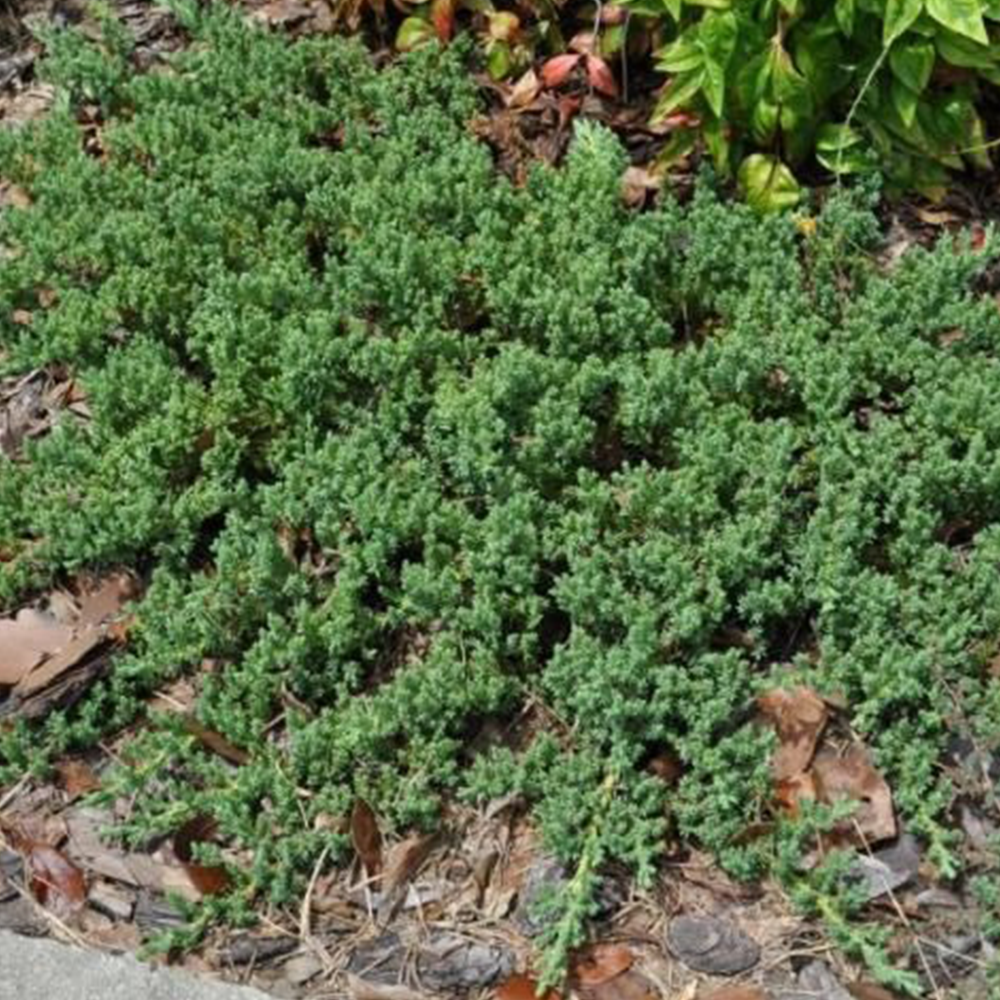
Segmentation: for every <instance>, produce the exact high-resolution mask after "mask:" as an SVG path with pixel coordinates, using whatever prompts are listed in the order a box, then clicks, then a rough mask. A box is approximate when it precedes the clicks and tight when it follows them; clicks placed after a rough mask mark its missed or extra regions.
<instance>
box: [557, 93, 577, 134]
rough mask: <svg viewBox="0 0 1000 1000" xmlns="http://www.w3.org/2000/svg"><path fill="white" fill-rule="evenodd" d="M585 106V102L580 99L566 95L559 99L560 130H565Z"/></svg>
mask: <svg viewBox="0 0 1000 1000" xmlns="http://www.w3.org/2000/svg"><path fill="white" fill-rule="evenodd" d="M582 106H583V100H582V98H579V97H570V96H569V95H566V96H564V97H560V98H559V104H558V108H559V128H565V127H566V126H567V125H568V124H569V123H570V122H571V121H572V120H573V118H574V117H575V115H576V113H577V112H578V111H579V110H580V108H581V107H582Z"/></svg>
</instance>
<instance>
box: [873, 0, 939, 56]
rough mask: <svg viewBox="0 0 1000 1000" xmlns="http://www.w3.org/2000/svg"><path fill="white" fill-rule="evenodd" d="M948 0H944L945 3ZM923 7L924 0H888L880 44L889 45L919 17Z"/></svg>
mask: <svg viewBox="0 0 1000 1000" xmlns="http://www.w3.org/2000/svg"><path fill="white" fill-rule="evenodd" d="M950 2H951V0H945V3H950ZM923 9H924V0H888V3H886V5H885V21H884V23H883V25H882V44H883V45H891V44H892V43H893V42H894V41H895V40H896V39H897V38H899V36H900V35H902V34H903V32H904V31H906V29H907V28H909V27H910V25H911V24H913V22H914V21H915V20H916V19H917V18H918V17H920V13H921V11H922V10H923Z"/></svg>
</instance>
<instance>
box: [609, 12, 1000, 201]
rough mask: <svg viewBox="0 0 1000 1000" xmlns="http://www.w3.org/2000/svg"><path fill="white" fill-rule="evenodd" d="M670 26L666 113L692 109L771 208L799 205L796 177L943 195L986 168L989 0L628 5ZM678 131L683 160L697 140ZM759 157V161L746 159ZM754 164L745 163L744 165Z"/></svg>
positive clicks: (664, 63) (993, 78)
mask: <svg viewBox="0 0 1000 1000" xmlns="http://www.w3.org/2000/svg"><path fill="white" fill-rule="evenodd" d="M626 5H627V6H628V7H630V8H631V9H634V10H637V11H639V12H641V13H643V14H649V15H654V16H657V17H658V18H659V19H662V20H665V21H666V22H667V23H668V24H669V25H670V27H669V28H668V29H667V30H668V32H669V33H670V35H671V37H672V40H671V41H670V43H669V44H668V45H667V46H666V47H665V48H663V49H662V50H660V52H659V54H658V65H659V67H660V69H662V70H663V71H665V72H666V73H668V74H670V82H669V85H668V86H667V87H666V89H665V90H664V92H663V95H662V96H661V98H660V102H659V105H658V108H657V115H658V116H659V117H661V118H662V117H665V116H668V115H670V114H671V113H673V112H675V111H676V109H678V108H685V109H689V110H692V111H695V112H696V113H697V114H698V115H699V116H700V118H702V119H703V124H702V128H703V131H704V134H705V137H706V139H707V141H708V145H709V147H710V148H711V150H712V153H713V155H714V157H715V161H716V164H717V165H718V166H719V167H720V168H722V169H723V170H730V169H733V170H735V168H736V166H737V164H739V165H740V176H741V180H742V182H743V185H744V187H745V188H746V189H747V191H748V193H749V194H750V196H751V198H752V199H754V200H755V201H757V202H758V203H760V204H763V205H765V206H768V207H779V206H780V204H781V203H782V201H788V200H794V196H795V194H796V193H797V192H796V187H797V185H796V182H795V180H794V177H793V176H792V173H791V170H790V169H789V166H791V167H792V168H795V167H797V166H798V165H800V164H803V163H804V162H806V161H807V160H808V159H809V158H810V157H812V156H813V154H815V157H816V158H817V159H818V160H819V161H820V163H821V164H822V165H823V166H824V167H826V168H827V169H829V170H831V171H833V172H834V173H837V174H845V173H859V172H865V171H871V170H874V169H875V168H876V167H878V168H881V169H882V170H884V171H885V172H886V173H887V174H888V175H889V177H890V178H891V179H892V180H893V181H894V182H895V183H897V184H899V185H901V186H903V187H904V188H914V189H917V190H922V191H925V192H928V193H938V192H940V191H941V190H942V189H943V187H944V185H945V184H946V182H947V178H948V174H949V171H952V170H961V169H963V168H964V167H966V166H969V165H975V166H979V167H987V168H988V167H989V166H990V158H989V148H990V145H989V143H988V141H987V139H986V134H985V127H984V125H983V121H982V119H981V117H980V115H979V113H978V110H977V109H979V108H981V107H982V104H983V97H984V95H983V93H982V90H983V88H986V89H989V87H990V85H995V84H996V83H998V82H1000V62H998V59H1000V48H998V46H997V44H996V42H995V41H994V39H993V35H995V28H993V27H992V22H994V21H996V20H997V19H1000V5H997V4H996V3H994V2H992V0H988V2H987V0H836V2H835V3H833V2H827V0H721V2H719V3H716V2H712V3H710V4H704V5H702V4H700V3H698V4H693V3H690V2H687V0H626ZM693 138H694V136H693V134H692V133H690V132H689V133H688V134H687V135H686V136H685V135H684V134H683V133H682V134H681V135H679V136H678V137H677V139H676V140H675V142H674V145H675V149H676V150H677V151H680V150H682V149H684V148H686V147H688V146H690V144H691V143H692V141H693ZM755 150H756V151H757V152H756V155H755V156H754V157H753V158H751V157H750V156H748V155H747V154H749V153H753V152H754V151H755ZM744 157H746V159H744Z"/></svg>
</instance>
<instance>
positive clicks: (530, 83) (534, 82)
mask: <svg viewBox="0 0 1000 1000" xmlns="http://www.w3.org/2000/svg"><path fill="white" fill-rule="evenodd" d="M541 90H542V81H541V80H539V79H538V74H537V73H536V72H535V71H534V70H533V69H529V70H528V72H527V73H525V74H524V75H523V76H522V77H521V78H520V79H519V80H518V81H517V83H515V84H514V86H513V87H511V89H510V93H509V94H507V97H506V101H505V103H506V105H507V107H508V108H526V107H528V106H529V105H531V104H533V103H534V101H535V98H536V97H538V95H539V94H540V93H541Z"/></svg>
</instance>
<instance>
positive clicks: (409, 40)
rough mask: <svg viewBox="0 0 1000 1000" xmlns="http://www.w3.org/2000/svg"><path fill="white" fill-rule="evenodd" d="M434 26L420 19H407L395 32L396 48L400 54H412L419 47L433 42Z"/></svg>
mask: <svg viewBox="0 0 1000 1000" xmlns="http://www.w3.org/2000/svg"><path fill="white" fill-rule="evenodd" d="M436 37H437V36H436V35H435V33H434V25H432V24H431V23H430V22H429V21H425V20H424V19H423V18H422V17H408V18H406V20H404V21H403V23H402V24H401V25H400V26H399V31H397V32H396V48H397V49H399V51H400V52H412V51H413V50H414V49H415V48H418V47H419V46H421V45H426V44H427V43H428V42H432V41H434V39H435V38H436Z"/></svg>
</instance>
